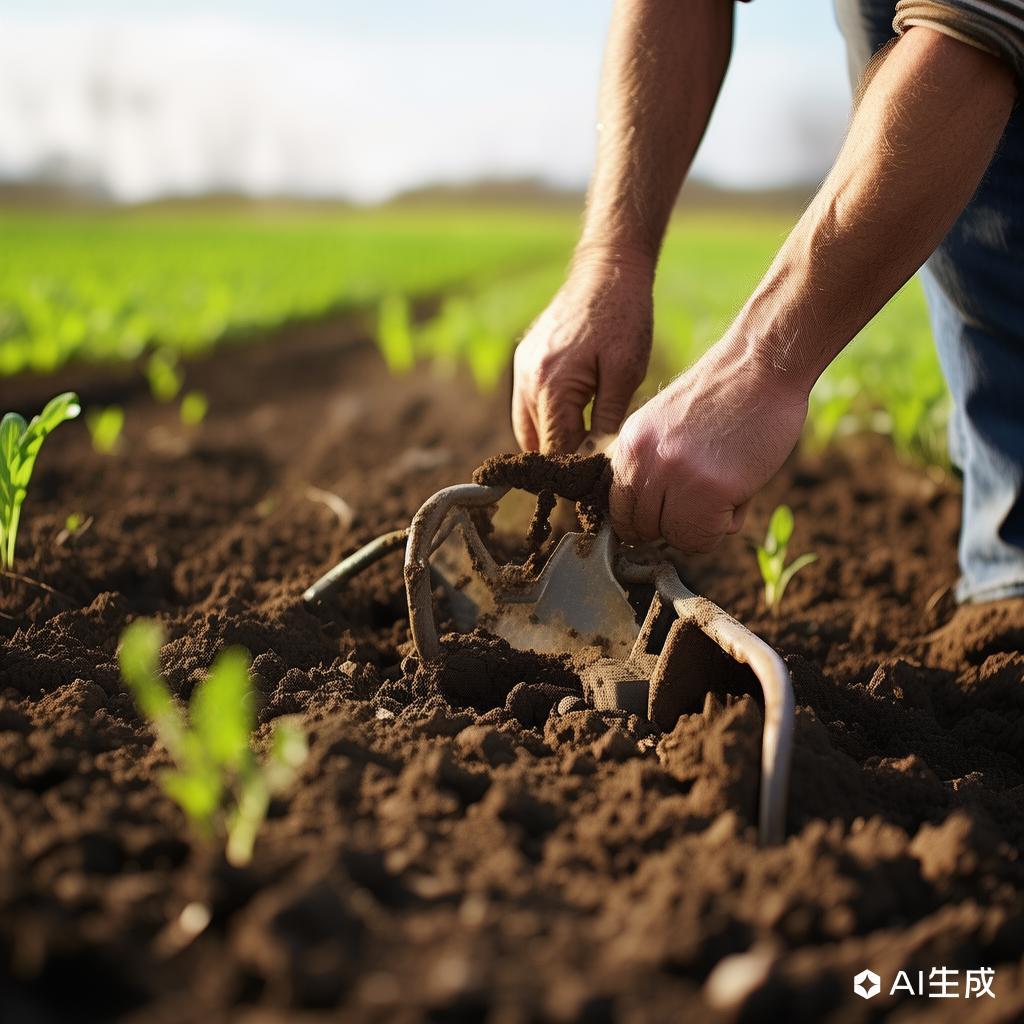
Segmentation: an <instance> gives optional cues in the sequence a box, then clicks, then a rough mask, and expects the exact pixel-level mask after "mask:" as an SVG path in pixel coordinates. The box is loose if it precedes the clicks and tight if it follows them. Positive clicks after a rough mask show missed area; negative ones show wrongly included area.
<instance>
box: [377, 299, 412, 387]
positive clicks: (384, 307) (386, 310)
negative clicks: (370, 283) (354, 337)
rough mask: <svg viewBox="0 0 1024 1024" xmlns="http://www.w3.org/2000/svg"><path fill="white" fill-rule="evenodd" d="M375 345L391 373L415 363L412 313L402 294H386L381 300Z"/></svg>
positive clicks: (400, 370) (403, 370)
mask: <svg viewBox="0 0 1024 1024" xmlns="http://www.w3.org/2000/svg"><path fill="white" fill-rule="evenodd" d="M377 345H378V347H379V348H380V351H381V355H383V356H384V362H386V363H387V365H388V369H389V370H391V372H392V373H403V372H405V371H406V370H411V369H412V368H413V366H414V365H415V363H416V347H415V342H414V340H413V330H412V313H411V311H410V309H409V300H408V299H407V298H406V297H405V296H404V295H388V296H385V297H384V298H383V299H382V300H381V303H380V309H379V310H378V313H377Z"/></svg>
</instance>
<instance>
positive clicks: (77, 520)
mask: <svg viewBox="0 0 1024 1024" xmlns="http://www.w3.org/2000/svg"><path fill="white" fill-rule="evenodd" d="M84 522H85V516H83V515H82V513H81V512H69V513H68V517H67V519H65V520H64V529H65V530H67V531H68V533H74V532H75V531H76V530H78V528H79V527H80V526H81V525H82V524H83V523H84Z"/></svg>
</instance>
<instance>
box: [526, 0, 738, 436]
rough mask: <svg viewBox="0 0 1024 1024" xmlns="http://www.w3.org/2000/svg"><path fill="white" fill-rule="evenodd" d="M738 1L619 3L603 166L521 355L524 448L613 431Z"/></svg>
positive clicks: (607, 68)
mask: <svg viewBox="0 0 1024 1024" xmlns="http://www.w3.org/2000/svg"><path fill="white" fill-rule="evenodd" d="M732 15H733V5H732V3H731V2H730V0H685V2H680V0H618V2H617V3H616V5H615V12H614V16H613V20H612V26H611V30H610V34H609V38H608V44H607V49H606V53H605V63H604V71H603V74H602V81H601V93H600V104H599V128H598V152H597V164H596V169H595V171H594V175H593V179H592V181H591V186H590V190H589V193H588V198H587V210H586V216H585V219H584V227H583V232H582V235H581V238H580V241H579V244H578V246H577V248H576V252H575V254H574V256H573V260H572V264H571V267H570V270H569V274H568V276H567V279H566V282H565V284H564V285H563V287H562V289H561V290H560V291H559V293H558V294H557V295H556V296H555V298H554V299H553V300H552V302H551V304H550V305H549V306H548V308H547V309H546V310H545V311H544V313H542V314H541V316H540V317H539V318H538V320H537V321H536V323H535V324H534V325H533V327H532V328H531V329H530V331H529V332H528V333H527V335H526V337H525V338H524V339H523V341H522V342H521V343H520V345H519V348H518V349H517V350H516V359H515V375H514V386H513V401H512V420H513V426H514V428H515V432H516V438H517V439H518V441H519V443H520V445H521V446H522V447H524V448H541V449H544V450H550V449H556V450H573V449H575V448H576V447H577V445H578V444H579V443H580V441H581V440H582V439H583V433H584V429H583V410H584V408H585V407H586V405H587V404H588V403H589V402H590V400H591V399H592V398H594V399H595V402H594V409H593V416H592V425H593V428H594V429H595V430H599V431H601V432H611V431H614V430H616V429H618V427H619V424H620V423H621V422H622V418H623V417H624V416H625V414H626V410H627V408H628V406H629V401H630V399H631V398H632V395H633V392H634V391H635V390H636V388H637V386H638V385H639V384H640V382H641V381H642V379H643V376H644V373H645V372H646V368H647V360H648V357H649V355H650V345H651V289H652V287H653V283H654V268H655V263H656V261H657V256H658V250H659V248H660V246H661V240H662V237H663V235H664V233H665V227H666V225H667V223H668V219H669V216H670V214H671V211H672V207H673V205H674V203H675V200H676V196H677V195H678V192H679V187H680V185H681V184H682V181H683V178H684V177H685V175H686V172H687V170H688V168H689V166H690V162H691V161H692V159H693V155H694V153H695V152H696V149H697V146H698V144H699V142H700V139H701V136H702V135H703V134H704V129H705V128H706V126H707V122H708V118H709V117H710V115H711V109H712V107H713V106H714V102H715V99H716V97H717V96H718V91H719V88H720V87H721V83H722V78H723V76H724V74H725V69H726V66H727V64H728V61H729V50H730V47H731V43H732Z"/></svg>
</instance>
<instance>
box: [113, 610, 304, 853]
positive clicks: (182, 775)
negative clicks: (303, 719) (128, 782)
mask: <svg viewBox="0 0 1024 1024" xmlns="http://www.w3.org/2000/svg"><path fill="white" fill-rule="evenodd" d="M162 642H163V630H162V629H161V627H160V626H159V624H157V623H156V622H153V621H152V620H148V619H139V620H137V621H136V622H133V623H132V624H131V625H130V626H129V627H128V628H127V629H126V630H125V631H124V633H123V634H122V635H121V647H120V653H119V659H120V664H121V675H122V676H123V677H124V679H125V682H126V683H127V684H128V686H129V688H130V689H131V691H132V694H133V696H134V697H135V702H136V703H137V704H138V706H139V709H140V710H141V711H142V713H143V715H145V717H146V718H147V719H148V720H149V722H150V723H151V725H152V726H153V729H154V731H155V732H156V735H157V737H158V738H159V740H160V742H161V743H163V745H164V746H165V747H166V748H167V752H168V753H169V754H170V755H171V758H172V759H173V761H174V764H175V767H174V768H173V769H170V770H168V771H165V772H164V773H163V775H162V777H161V785H162V786H163V789H164V792H166V793H167V795H168V796H169V797H170V798H171V799H172V800H174V801H175V802H176V803H177V804H178V805H179V806H180V807H181V809H182V810H183V811H184V812H185V814H186V815H187V817H188V818H189V820H190V821H191V823H192V825H193V827H194V828H195V829H196V831H197V832H198V833H199V834H200V835H201V836H202V837H203V838H204V839H207V840H213V839H223V840H224V841H225V844H226V845H225V856H226V857H227V860H228V862H229V863H231V864H233V865H235V866H236V867H239V866H243V865H245V864H248V863H249V861H250V860H251V859H252V851H253V846H254V844H255V841H256V833H257V832H258V831H259V829H260V826H261V825H262V824H263V821H264V819H265V818H266V816H267V810H268V809H269V807H270V800H271V797H273V796H274V794H276V793H280V792H283V791H284V790H286V789H288V788H289V787H290V786H292V785H293V784H294V782H295V779H296V777H297V775H298V770H299V768H300V767H301V766H302V764H303V762H304V761H305V759H306V755H307V752H308V748H307V744H306V736H305V733H304V732H303V731H302V728H301V726H300V725H299V724H298V722H297V721H296V720H295V719H294V718H279V719H277V720H276V721H275V722H274V726H273V732H272V735H271V740H270V752H269V756H268V758H267V760H266V762H265V763H264V764H260V763H259V762H258V761H257V759H256V756H255V754H254V753H253V751H252V747H251V746H250V745H249V737H250V734H251V732H252V729H253V725H254V722H253V687H252V682H251V680H250V676H249V667H250V661H249V655H248V652H246V651H245V650H243V649H242V648H240V647H230V648H227V649H226V650H223V651H221V653H220V654H219V655H218V656H217V659H216V660H215V661H214V663H213V667H212V668H211V669H210V671H209V673H208V674H207V676H206V679H205V680H204V681H203V682H201V683H200V684H199V685H198V686H197V687H196V689H195V692H194V693H193V695H192V701H191V703H190V705H189V713H188V716H187V718H186V716H185V714H184V713H183V712H182V710H181V709H180V708H179V707H178V705H177V704H176V703H175V701H174V698H173V697H172V696H171V692H170V690H169V689H168V686H167V684H166V683H165V682H164V680H163V678H162V677H161V675H160V647H161V644H162Z"/></svg>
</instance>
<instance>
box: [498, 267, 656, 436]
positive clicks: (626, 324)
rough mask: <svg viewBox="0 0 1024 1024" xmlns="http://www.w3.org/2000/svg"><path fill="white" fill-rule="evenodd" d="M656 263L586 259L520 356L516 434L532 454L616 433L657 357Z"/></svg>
mask: <svg viewBox="0 0 1024 1024" xmlns="http://www.w3.org/2000/svg"><path fill="white" fill-rule="evenodd" d="M653 281H654V268H653V264H652V263H650V262H649V261H644V260H640V259H637V260H633V259H626V258H622V257H618V256H617V257H612V258H606V257H601V256H585V257H582V258H580V257H578V258H577V260H576V262H575V263H574V266H573V269H572V271H571V272H570V274H569V277H568V279H567V280H566V282H565V284H564V285H563V286H562V288H561V290H560V291H559V292H558V294H557V295H556V296H555V297H554V299H553V300H552V301H551V304H550V305H549V306H548V307H547V309H545V310H544V312H543V313H541V315H540V316H539V317H538V318H537V320H536V321H535V323H534V324H533V326H532V327H531V328H530V330H529V331H528V332H527V334H526V336H525V337H524V338H523V340H522V341H521V342H520V343H519V346H518V348H517V349H516V353H515V362H514V373H513V385H512V427H513V429H514V430H515V435H516V440H517V441H518V442H519V446H520V447H521V448H522V449H524V450H540V451H545V452H550V451H555V452H572V451H575V450H576V449H577V448H578V447H579V445H580V443H581V442H582V441H583V438H584V436H585V435H586V430H585V429H584V426H583V410H584V409H585V408H586V406H587V403H588V402H589V401H590V400H591V399H592V398H593V399H594V408H593V411H592V415H591V429H592V430H593V431H594V432H595V433H602V434H605V433H608V434H610V433H614V432H615V431H616V430H618V428H619V424H620V423H621V422H622V419H623V417H624V416H625V415H626V410H627V409H628V408H629V402H630V399H631V398H632V397H633V392H634V391H635V390H636V389H637V387H639V385H640V383H641V381H642V380H643V378H644V374H645V372H646V371H647V361H648V359H649V358H650V354H651V306H652V300H651V288H652V285H653Z"/></svg>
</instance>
